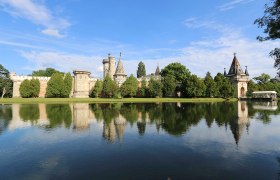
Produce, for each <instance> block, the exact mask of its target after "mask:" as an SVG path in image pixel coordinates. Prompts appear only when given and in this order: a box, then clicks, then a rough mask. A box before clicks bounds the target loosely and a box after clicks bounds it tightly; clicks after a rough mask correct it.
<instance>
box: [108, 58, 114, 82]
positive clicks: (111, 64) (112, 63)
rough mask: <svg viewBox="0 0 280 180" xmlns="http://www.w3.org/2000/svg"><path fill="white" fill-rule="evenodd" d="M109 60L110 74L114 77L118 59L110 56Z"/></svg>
mask: <svg viewBox="0 0 280 180" xmlns="http://www.w3.org/2000/svg"><path fill="white" fill-rule="evenodd" d="M108 60H109V75H110V77H111V78H112V79H113V76H114V73H115V64H116V59H115V57H113V56H110V55H109V56H108Z"/></svg>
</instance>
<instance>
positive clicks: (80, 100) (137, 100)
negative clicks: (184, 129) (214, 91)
mask: <svg viewBox="0 0 280 180" xmlns="http://www.w3.org/2000/svg"><path fill="white" fill-rule="evenodd" d="M225 101H226V102H233V101H238V99H236V98H230V99H224V98H121V99H113V98H3V99H0V104H13V103H26V104H32V103H168V102H173V103H176V102H190V103H192V102H193V103H195V102H202V103H203V102H225Z"/></svg>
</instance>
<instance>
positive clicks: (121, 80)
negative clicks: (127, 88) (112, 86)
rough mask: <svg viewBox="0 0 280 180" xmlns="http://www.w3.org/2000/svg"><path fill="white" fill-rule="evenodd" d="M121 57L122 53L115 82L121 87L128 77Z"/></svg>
mask: <svg viewBox="0 0 280 180" xmlns="http://www.w3.org/2000/svg"><path fill="white" fill-rule="evenodd" d="M121 57H122V53H120V59H119V62H118V65H117V69H116V72H115V74H114V80H115V82H116V83H117V85H118V86H120V85H122V83H124V81H125V80H126V76H127V75H126V74H125V72H124V68H123V63H122V59H121Z"/></svg>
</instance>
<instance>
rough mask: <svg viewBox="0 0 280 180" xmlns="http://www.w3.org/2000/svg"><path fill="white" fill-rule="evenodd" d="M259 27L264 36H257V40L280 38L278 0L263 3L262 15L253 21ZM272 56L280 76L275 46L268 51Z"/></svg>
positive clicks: (278, 59) (278, 58) (279, 57)
mask: <svg viewBox="0 0 280 180" xmlns="http://www.w3.org/2000/svg"><path fill="white" fill-rule="evenodd" d="M254 23H255V24H257V25H258V27H259V28H264V33H265V34H267V36H266V37H261V36H258V37H257V39H258V40H259V41H267V40H275V39H279V38H280V0H272V2H271V4H270V5H268V4H265V10H264V15H263V17H261V18H258V19H256V20H255V22H254ZM270 56H271V57H274V59H275V62H274V67H275V68H277V70H278V76H280V48H275V49H274V50H272V51H271V52H270Z"/></svg>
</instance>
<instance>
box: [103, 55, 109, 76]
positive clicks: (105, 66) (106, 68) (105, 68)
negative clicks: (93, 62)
mask: <svg viewBox="0 0 280 180" xmlns="http://www.w3.org/2000/svg"><path fill="white" fill-rule="evenodd" d="M109 68H110V67H109V60H108V59H103V78H105V77H106V76H107V74H108V73H109Z"/></svg>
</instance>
